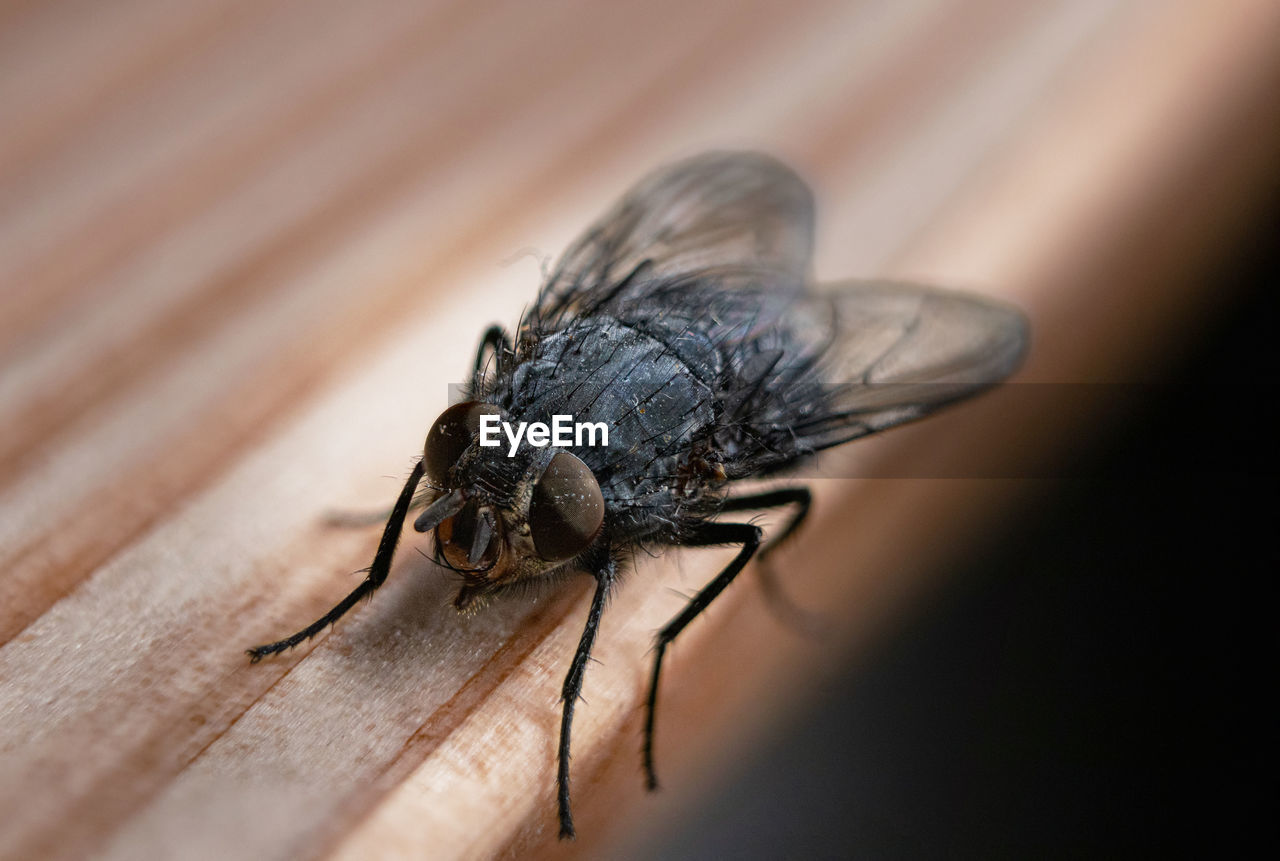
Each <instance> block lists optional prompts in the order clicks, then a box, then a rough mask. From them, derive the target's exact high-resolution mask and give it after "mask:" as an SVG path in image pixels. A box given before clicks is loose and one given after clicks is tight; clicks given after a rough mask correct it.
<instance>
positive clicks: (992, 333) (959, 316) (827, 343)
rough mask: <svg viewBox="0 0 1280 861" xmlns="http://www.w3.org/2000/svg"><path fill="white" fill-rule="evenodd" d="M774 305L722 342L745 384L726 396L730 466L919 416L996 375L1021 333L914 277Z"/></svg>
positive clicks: (1010, 320) (1014, 361) (968, 299)
mask: <svg viewBox="0 0 1280 861" xmlns="http://www.w3.org/2000/svg"><path fill="white" fill-rule="evenodd" d="M761 298H762V299H763V298H764V297H761ZM776 301H779V300H778V298H777V297H775V302H776ZM735 304H736V303H735ZM785 304H786V307H785V308H782V309H778V310H777V311H776V312H775V313H774V314H772V315H771V322H772V323H774V325H773V326H772V327H771V328H770V329H769V330H768V331H765V332H762V333H760V334H759V335H758V336H757V337H755V338H750V339H740V340H738V341H734V342H732V343H736V344H737V348H736V350H735V354H736V355H735V362H734V364H735V367H736V368H737V377H738V379H737V380H736V385H735V386H734V387H733V389H734V390H736V391H737V392H739V393H745V394H740V395H739V396H738V400H737V401H736V402H735V401H729V402H727V403H726V416H727V418H728V421H727V422H726V425H725V431H724V433H725V436H724V438H723V440H722V442H723V444H724V448H725V449H727V451H726V453H727V454H728V455H729V457H728V458H727V459H726V460H727V463H726V470H727V471H728V472H729V474H730V477H744V476H746V475H753V474H759V473H762V472H769V471H771V470H776V469H781V468H784V467H786V466H788V465H790V464H791V463H792V462H794V461H795V460H797V459H798V458H800V457H803V456H805V455H807V454H811V453H813V452H816V451H819V450H821V449H824V448H829V447H830V446H833V445H839V444H840V443H843V442H847V441H849V440H852V439H856V438H858V437H861V436H866V435H867V434H871V433H875V432H877V431H881V430H884V429H886V428H889V427H893V426H894V425H898V424H902V423H903V422H907V421H911V420H913V419H917V418H920V417H922V416H925V415H928V414H929V413H931V412H933V411H934V410H936V409H938V408H939V407H941V406H944V405H945V404H948V403H951V402H953V401H957V400H960V399H962V398H965V397H968V396H970V395H972V394H975V393H976V392H978V391H981V390H982V389H984V388H987V387H989V386H992V385H994V384H995V383H998V382H1000V381H1001V380H1003V379H1005V378H1006V377H1008V376H1009V375H1010V374H1012V373H1013V372H1014V371H1015V370H1016V369H1017V367H1018V366H1019V365H1020V364H1021V362H1022V359H1023V357H1024V355H1025V353H1026V349H1027V344H1028V326H1027V321H1026V318H1025V317H1024V316H1023V315H1022V313H1021V312H1020V311H1018V310H1017V309H1015V308H1012V307H1010V306H1008V305H1004V304H1002V303H999V302H996V301H994V300H991V299H986V298H983V297H979V296H973V295H969V294H964V293H956V292H951V291H946V290H939V289H936V288H931V287H923V286H919V285H914V284H900V283H889V282H846V283H842V284H836V285H829V286H825V287H823V288H822V290H821V292H814V293H806V294H803V295H801V296H799V297H794V298H791V299H789V300H788V301H786V302H785ZM744 313H748V312H744ZM731 316H732V315H730V314H728V313H726V312H725V310H724V309H717V317H718V318H719V319H721V320H726V321H727V319H728V318H729V317H731ZM727 397H730V398H732V397H733V395H732V394H730V395H727Z"/></svg>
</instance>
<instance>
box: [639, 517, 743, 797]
mask: <svg viewBox="0 0 1280 861" xmlns="http://www.w3.org/2000/svg"><path fill="white" fill-rule="evenodd" d="M760 537H761V531H760V527H759V526H756V525H755V524H752V523H703V524H701V525H699V526H698V528H697V529H696V530H695V531H694V533H693V534H692V535H690V536H689V537H687V538H686V539H685V540H684V541H682V542H681V543H682V544H683V545H685V546H687V547H713V546H716V545H720V544H741V545H742V549H740V550H739V551H738V555H737V556H735V557H733V561H732V562H730V563H729V564H728V565H727V566H726V567H725V569H724V570H723V571H721V572H720V573H719V574H717V575H716V576H715V579H713V580H712V581H711V582H710V583H708V584H707V585H706V586H704V587H702V591H701V592H699V593H698V594H697V595H694V596H693V600H692V601H690V602H689V604H688V605H687V606H686V607H685V608H684V609H683V610H681V611H680V612H679V613H678V614H676V617H675V618H674V619H672V620H671V621H670V622H668V623H667V625H666V627H664V628H663V629H662V630H661V631H660V632H659V633H658V642H657V644H656V646H655V652H656V653H655V654H654V657H653V675H652V676H651V677H650V679H649V698H648V700H647V703H646V708H645V717H644V773H645V778H646V783H647V786H648V788H649V789H651V790H652V789H657V788H658V777H657V775H656V774H655V773H654V770H653V718H654V714H655V712H656V711H657V706H658V679H659V677H660V675H661V673H662V657H663V655H665V654H666V653H667V646H669V645H670V644H671V642H672V641H673V640H674V639H675V638H676V637H677V636H678V635H679V634H680V632H681V631H683V630H684V629H685V627H686V626H687V625H688V624H689V623H690V622H692V621H693V620H694V619H695V618H697V617H698V614H700V613H701V612H702V611H703V610H705V609H707V607H708V606H709V605H710V604H711V602H712V601H714V600H715V599H716V596H718V595H719V594H720V593H721V592H723V591H724V589H725V587H726V586H728V585H729V584H730V583H732V582H733V578H734V577H737V576H738V572H739V571H741V570H742V569H743V568H744V567H746V564H747V562H748V561H749V560H750V559H751V557H752V556H754V555H755V552H756V550H757V549H759V547H760Z"/></svg>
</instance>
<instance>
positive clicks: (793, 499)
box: [720, 487, 813, 562]
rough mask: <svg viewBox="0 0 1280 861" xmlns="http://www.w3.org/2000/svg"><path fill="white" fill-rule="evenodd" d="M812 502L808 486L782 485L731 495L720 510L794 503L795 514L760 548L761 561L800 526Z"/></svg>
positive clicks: (741, 509) (780, 505)
mask: <svg viewBox="0 0 1280 861" xmlns="http://www.w3.org/2000/svg"><path fill="white" fill-rule="evenodd" d="M812 503H813V494H812V493H810V492H809V488H807V487H782V488H779V489H778V490H768V491H765V492H764V493H752V494H750V495H748V496H732V497H730V498H728V499H726V500H725V501H724V504H723V505H722V506H721V507H720V510H721V511H730V512H732V511H762V510H764V509H766V508H781V507H782V506H784V505H794V506H795V507H796V511H795V514H793V515H792V516H791V519H790V520H788V521H787V525H786V526H784V527H783V528H782V531H781V532H780V533H778V534H777V535H775V536H773V537H772V538H770V539H769V540H768V541H767V542H765V545H764V546H763V547H761V548H760V558H759V559H758V560H757V561H758V562H763V561H764V560H765V559H766V558H768V556H769V554H770V553H772V552H773V551H774V550H776V549H777V548H778V545H779V544H781V543H782V542H784V541H786V540H787V539H788V538H790V537H791V535H792V534H793V533H794V532H795V531H796V530H797V529H799V528H800V524H802V523H804V520H805V518H806V517H808V516H809V506H810V505H811V504H812Z"/></svg>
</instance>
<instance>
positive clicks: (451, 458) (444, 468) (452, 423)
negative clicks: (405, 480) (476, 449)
mask: <svg viewBox="0 0 1280 861" xmlns="http://www.w3.org/2000/svg"><path fill="white" fill-rule="evenodd" d="M486 415H490V416H500V415H502V410H501V409H499V408H498V407H496V406H494V405H493V404H482V403H480V402H479V401H463V402H462V403H460V404H454V405H453V406H451V407H449V409H447V410H445V411H444V412H442V413H441V414H440V418H438V419H436V423H435V424H433V425H432V426H431V430H430V431H428V433H427V442H426V444H425V445H424V446H423V447H422V463H423V466H424V467H425V468H426V473H427V479H428V480H429V481H430V482H431V483H432V484H433V485H435V486H436V487H446V486H447V485H448V483H449V470H450V469H452V468H453V465H454V464H455V463H457V462H458V458H460V457H462V453H463V452H464V451H466V450H467V447H468V446H469V445H471V442H472V440H474V439H475V438H476V436H477V435H478V434H479V433H480V417H481V416H486Z"/></svg>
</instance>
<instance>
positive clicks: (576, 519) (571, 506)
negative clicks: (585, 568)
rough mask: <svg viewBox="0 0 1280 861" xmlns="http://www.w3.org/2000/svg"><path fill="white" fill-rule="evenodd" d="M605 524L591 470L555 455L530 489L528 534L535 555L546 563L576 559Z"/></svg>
mask: <svg viewBox="0 0 1280 861" xmlns="http://www.w3.org/2000/svg"><path fill="white" fill-rule="evenodd" d="M602 523H604V497H603V496H601V495H600V485H599V484H598V483H597V482H596V477H595V475H594V474H593V473H592V472H591V468H590V467H588V466H587V465H586V464H585V463H583V462H582V461H580V460H578V458H576V457H574V456H573V455H571V454H569V453H568V452H564V451H562V452H558V453H557V454H556V456H555V457H554V458H552V459H551V464H550V466H548V467H547V471H546V472H544V473H543V474H542V478H540V479H538V483H537V484H535V485H534V487H533V500H532V501H531V502H530V503H529V530H530V532H531V533H532V534H533V546H534V548H535V549H536V550H537V551H538V555H539V556H541V557H542V558H543V559H545V560H547V561H548V562H560V561H562V560H565V559H571V558H573V557H574V556H577V555H578V554H579V553H581V552H582V551H583V550H586V549H587V546H588V545H590V544H591V542H592V541H593V540H594V539H595V537H596V534H597V533H598V532H599V531H600V525H601V524H602Z"/></svg>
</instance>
